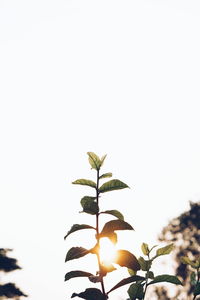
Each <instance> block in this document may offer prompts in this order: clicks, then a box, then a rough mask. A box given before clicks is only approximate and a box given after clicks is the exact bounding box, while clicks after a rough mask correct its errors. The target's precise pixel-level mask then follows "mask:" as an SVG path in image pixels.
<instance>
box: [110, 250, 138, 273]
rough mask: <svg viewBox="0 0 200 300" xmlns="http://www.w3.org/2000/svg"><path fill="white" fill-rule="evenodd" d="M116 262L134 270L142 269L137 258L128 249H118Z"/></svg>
mask: <svg viewBox="0 0 200 300" xmlns="http://www.w3.org/2000/svg"><path fill="white" fill-rule="evenodd" d="M114 262H115V263H116V264H118V265H120V266H121V267H126V268H128V269H132V270H134V271H138V270H140V264H139V262H138V260H137V258H136V257H135V255H133V254H132V253H131V252H129V251H127V250H117V252H116V258H115V260H114Z"/></svg>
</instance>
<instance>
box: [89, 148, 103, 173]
mask: <svg viewBox="0 0 200 300" xmlns="http://www.w3.org/2000/svg"><path fill="white" fill-rule="evenodd" d="M87 155H88V160H89V163H90V165H91V167H92V169H95V170H99V169H100V167H101V160H100V158H99V157H98V155H96V154H95V153H94V152H87Z"/></svg>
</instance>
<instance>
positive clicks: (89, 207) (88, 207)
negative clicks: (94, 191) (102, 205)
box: [81, 196, 99, 215]
mask: <svg viewBox="0 0 200 300" xmlns="http://www.w3.org/2000/svg"><path fill="white" fill-rule="evenodd" d="M95 199H96V197H89V196H85V197H83V198H82V199H81V205H82V207H83V212H85V213H88V214H91V215H96V214H97V213H98V212H99V207H98V204H97V202H96V201H95Z"/></svg>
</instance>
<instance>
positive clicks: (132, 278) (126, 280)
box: [107, 275, 145, 294]
mask: <svg viewBox="0 0 200 300" xmlns="http://www.w3.org/2000/svg"><path fill="white" fill-rule="evenodd" d="M143 280H145V278H144V277H142V276H138V275H134V276H130V277H127V278H124V279H122V280H121V281H120V282H118V283H117V284H116V285H115V286H114V287H113V288H112V289H111V290H109V292H108V293H107V294H109V293H111V292H112V291H114V290H116V289H118V288H119V287H121V286H124V285H126V284H129V283H131V282H134V281H143Z"/></svg>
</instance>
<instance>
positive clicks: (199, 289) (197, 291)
mask: <svg viewBox="0 0 200 300" xmlns="http://www.w3.org/2000/svg"><path fill="white" fill-rule="evenodd" d="M193 294H194V296H197V295H200V282H197V284H196V285H195V287H194V292H193Z"/></svg>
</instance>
